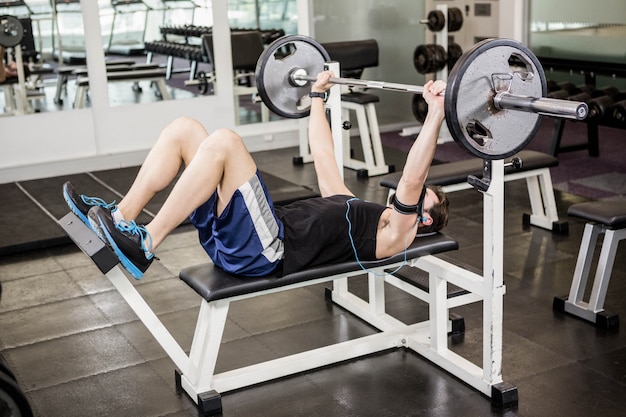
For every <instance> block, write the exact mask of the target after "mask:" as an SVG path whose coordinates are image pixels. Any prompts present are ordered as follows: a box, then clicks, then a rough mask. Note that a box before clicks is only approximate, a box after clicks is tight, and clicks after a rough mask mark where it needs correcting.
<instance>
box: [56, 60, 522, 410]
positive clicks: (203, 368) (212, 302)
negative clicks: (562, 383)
mask: <svg viewBox="0 0 626 417" xmlns="http://www.w3.org/2000/svg"><path fill="white" fill-rule="evenodd" d="M327 67H328V68H329V69H331V70H332V71H334V72H335V73H339V63H337V62H328V63H327ZM339 88H340V86H339V85H335V86H333V87H331V89H334V91H335V93H334V94H331V95H330V96H329V99H328V101H327V103H326V106H327V113H329V114H328V118H329V121H330V125H331V131H332V135H333V141H334V144H335V149H334V151H335V158H336V160H337V165H338V166H343V149H342V148H343V147H342V142H343V141H342V132H341V98H340V94H339V93H338V90H339ZM483 163H484V168H483V171H482V172H483V174H484V176H483V177H482V178H473V181H472V183H473V185H474V188H476V189H477V190H479V191H480V192H482V193H483V196H484V205H483V222H484V224H483V273H482V275H480V274H477V273H475V272H473V271H470V270H467V269H464V268H461V267H459V266H457V265H455V264H453V263H451V262H448V261H446V260H443V259H441V258H438V257H436V256H435V255H436V254H438V253H442V252H445V251H449V250H455V249H457V248H458V244H457V242H456V241H454V240H453V239H450V238H448V237H446V236H445V235H443V234H441V233H436V234H434V235H432V236H425V237H420V238H419V239H415V241H414V242H413V244H412V245H411V246H410V247H409V248H408V249H407V251H406V253H400V254H398V255H395V256H393V257H390V258H386V259H383V260H379V261H375V262H363V263H362V264H363V266H364V267H365V268H366V269H367V272H366V271H364V270H363V269H362V268H361V266H360V265H359V264H358V263H357V262H356V261H353V262H344V263H339V264H333V265H324V266H320V267H317V268H313V269H309V270H305V271H300V272H297V273H293V274H289V275H286V276H283V277H275V276H269V277H256V278H255V277H247V278H243V277H237V276H234V275H230V274H228V273H226V272H225V271H223V270H221V269H220V268H216V267H215V266H214V265H213V264H212V263H206V264H202V265H198V266H192V267H188V268H185V269H183V270H182V271H181V272H180V278H181V279H182V280H183V281H184V282H185V283H187V284H188V285H189V286H191V287H192V288H193V289H194V290H195V291H196V292H197V293H198V294H199V295H201V296H202V301H201V307H200V313H199V316H198V321H197V324H196V329H195V332H194V337H193V341H192V345H191V350H190V353H189V354H188V355H187V353H186V352H185V351H184V350H183V349H182V348H181V347H180V345H179V344H178V343H177V342H176V340H175V339H174V338H173V337H172V335H171V334H170V333H169V331H168V330H167V329H166V328H165V326H164V325H163V323H162V322H161V321H160V320H159V319H158V317H157V316H156V314H155V313H154V312H153V311H152V309H151V308H150V306H149V305H148V304H147V303H146V302H145V300H144V299H143V298H142V297H141V295H140V294H139V293H138V292H137V290H136V289H135V287H134V286H133V285H132V284H131V283H130V282H129V280H128V278H127V277H126V275H125V273H124V272H123V271H122V267H121V266H120V265H119V262H118V259H117V257H116V256H115V255H114V254H113V252H112V251H111V250H110V249H109V248H108V247H107V246H106V245H105V244H104V242H102V241H101V240H100V239H99V238H98V237H97V235H96V234H95V233H93V232H92V231H91V229H89V228H88V227H87V226H86V225H85V224H83V223H82V222H81V221H80V220H79V219H78V217H76V216H75V215H74V214H72V213H71V212H70V213H68V214H67V215H66V216H64V217H63V218H62V219H60V220H59V224H60V226H61V227H62V228H63V229H64V230H65V232H66V233H67V234H68V235H69V236H70V238H71V239H72V240H73V241H74V242H75V243H76V245H77V246H79V248H80V249H81V250H82V251H83V252H84V253H85V254H87V255H88V256H90V257H91V259H92V260H93V261H94V262H95V263H96V265H97V266H98V268H99V269H100V271H101V272H102V273H103V274H105V275H106V276H107V278H108V279H109V280H110V281H111V283H112V284H113V285H114V286H115V288H116V289H117V290H118V292H119V293H120V294H121V295H122V297H123V298H124V299H125V300H126V302H127V303H128V305H129V306H130V307H131V308H132V309H133V311H134V312H135V314H137V316H138V317H139V319H140V320H141V321H142V322H143V323H144V325H145V326H146V328H147V329H148V330H149V331H150V333H151V334H152V335H153V336H154V338H155V339H156V340H157V342H158V343H159V344H160V345H161V347H162V348H163V349H164V350H165V351H166V353H167V354H168V356H169V357H170V359H171V360H172V361H173V362H174V364H175V365H176V367H177V371H176V386H177V390H178V391H180V392H182V391H185V392H186V393H187V395H189V397H190V398H191V399H192V400H193V401H194V402H195V403H196V404H197V405H198V411H199V415H201V416H209V415H213V414H215V413H217V412H219V411H220V410H221V408H222V401H221V394H222V393H224V392H228V391H232V390H235V389H240V388H244V387H248V386H251V385H254V384H258V383H262V382H266V381H270V380H273V379H277V378H281V377H286V376H289V375H294V374H296V373H300V372H304V371H308V370H313V369H317V368H319V367H322V366H326V365H331V364H335V363H338V362H342V361H346V360H350V359H354V358H357V357H361V356H364V355H370V354H373V353H377V352H381V351H384V350H388V349H392V348H406V349H410V350H413V351H415V352H416V353H418V354H419V355H421V356H423V357H424V358H426V359H428V360H430V361H431V362H432V363H433V364H435V365H437V366H439V367H440V368H442V369H444V370H446V371H447V372H449V373H450V374H452V375H453V376H455V377H457V378H458V379H460V380H462V381H463V382H465V383H466V384H468V385H469V386H471V387H473V388H474V389H476V390H477V391H479V392H481V393H482V394H484V395H485V396H487V397H489V398H491V402H492V404H493V405H494V406H495V407H499V408H506V407H511V406H515V405H517V402H518V395H517V387H515V386H512V385H510V384H508V383H505V382H504V381H503V380H502V334H503V332H502V326H503V297H504V294H505V292H506V291H505V286H504V280H503V240H504V230H503V229H504V160H502V159H500V160H485V161H483ZM403 265H404V267H406V266H407V265H408V266H409V267H414V268H417V269H419V270H421V271H423V272H425V273H426V274H427V275H428V289H426V290H425V289H420V288H419V285H417V284H416V283H415V282H412V281H411V280H410V279H407V278H404V277H402V276H401V274H398V276H394V275H392V274H390V273H388V271H394V270H395V269H396V268H398V267H400V266H403ZM365 273H367V276H368V291H369V297H368V300H369V301H368V302H366V301H364V300H362V299H361V298H359V297H357V296H356V295H354V294H353V293H351V292H350V291H349V289H348V278H349V277H353V276H360V275H363V274H365ZM324 282H332V285H333V287H332V290H330V289H329V290H328V294H329V297H330V298H331V299H332V301H333V302H335V303H336V304H338V305H339V306H341V307H343V308H344V309H346V310H348V311H349V312H351V313H353V314H354V315H355V316H357V317H359V318H360V319H362V320H364V321H366V322H368V323H369V324H370V325H372V326H373V327H375V328H377V329H378V330H380V332H379V333H374V334H371V335H369V336H363V337H360V338H357V339H352V340H348V341H344V342H338V343H336V344H333V345H328V346H325V347H321V348H318V349H313V350H309V351H306V352H301V353H297V354H293V355H290V356H286V357H282V358H278V359H274V360H270V361H267V362H261V363H257V364H254V365H250V366H246V367H243V368H239V369H234V370H230V371H226V372H222V373H220V374H215V365H216V362H217V356H218V352H219V348H220V345H221V339H222V334H223V330H224V326H225V323H226V318H227V314H228V309H229V305H230V302H231V301H236V300H243V299H247V298H252V297H256V296H261V295H267V294H271V293H275V292H278V291H286V290H290V289H295V288H300V287H304V286H308V285H316V284H319V283H324ZM385 284H388V285H393V286H395V287H397V288H398V289H400V290H402V291H404V292H406V293H407V294H410V295H412V296H414V297H416V298H417V299H420V300H421V301H424V302H426V303H428V305H429V320H426V321H423V322H419V323H411V324H405V323H403V322H401V321H399V320H398V319H396V318H395V317H393V316H391V315H390V314H388V313H387V312H386V311H385ZM448 284H453V286H456V287H459V288H462V289H463V290H466V291H467V292H465V293H464V294H460V295H457V296H454V297H449V295H448ZM475 302H482V311H483V337H482V338H483V361H482V367H481V366H478V365H476V364H474V363H473V362H471V361H470V360H468V359H466V358H464V357H462V356H460V355H459V354H457V353H455V352H453V351H452V350H450V349H449V347H448V343H449V340H448V332H449V331H451V330H452V328H453V323H452V321H451V320H450V311H449V310H450V309H451V308H455V307H459V306H462V305H467V304H470V303H475Z"/></svg>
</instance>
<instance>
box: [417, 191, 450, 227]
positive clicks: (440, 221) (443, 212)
mask: <svg viewBox="0 0 626 417" xmlns="http://www.w3.org/2000/svg"><path fill="white" fill-rule="evenodd" d="M427 188H430V189H431V190H432V191H433V192H434V193H435V195H436V196H437V199H439V203H437V204H435V205H433V206H432V207H431V208H430V209H429V210H426V212H427V213H428V214H430V217H432V219H433V222H432V223H431V224H429V225H420V227H419V228H418V229H417V234H418V235H420V234H424V233H433V232H438V231H439V230H441V229H443V228H444V227H445V226H446V225H447V224H448V212H449V206H450V201H449V200H448V197H447V196H446V193H444V192H443V190H442V189H441V187H439V186H434V185H428V186H427Z"/></svg>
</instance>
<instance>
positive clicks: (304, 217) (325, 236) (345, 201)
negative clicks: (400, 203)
mask: <svg viewBox="0 0 626 417" xmlns="http://www.w3.org/2000/svg"><path fill="white" fill-rule="evenodd" d="M385 209H386V207H385V206H383V205H380V204H376V203H370V202H367V201H362V200H358V199H355V198H353V197H351V196H347V195H334V196H331V197H324V198H322V197H318V198H309V199H306V200H301V201H297V202H295V203H292V204H288V205H286V206H282V207H276V208H275V210H276V215H277V216H278V218H279V219H280V220H281V221H282V222H283V225H284V228H285V229H284V230H285V236H284V243H285V257H284V260H283V271H282V273H283V274H284V275H286V274H290V273H292V272H296V271H299V270H302V269H305V268H310V267H313V266H316V265H323V264H330V263H337V262H343V261H347V260H354V259H355V258H354V248H356V251H357V254H358V257H359V260H362V261H368V260H374V259H376V231H377V229H378V220H379V219H380V215H381V214H382V213H383V211H384V210H385ZM348 219H349V222H348ZM349 230H350V236H352V241H353V242H354V248H353V246H352V243H351V241H350V236H349V235H348V231H349Z"/></svg>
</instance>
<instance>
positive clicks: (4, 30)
mask: <svg viewBox="0 0 626 417" xmlns="http://www.w3.org/2000/svg"><path fill="white" fill-rule="evenodd" d="M23 37H24V27H23V26H22V23H21V22H20V21H19V20H18V19H17V18H15V17H13V16H0V45H2V46H4V47H5V48H12V47H14V46H16V45H18V44H19V43H20V42H22V38H23Z"/></svg>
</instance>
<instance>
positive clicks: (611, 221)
mask: <svg viewBox="0 0 626 417" xmlns="http://www.w3.org/2000/svg"><path fill="white" fill-rule="evenodd" d="M567 214H568V215H569V216H572V217H580V218H582V219H585V220H590V221H594V222H596V223H600V224H604V225H606V226H608V227H610V228H613V229H622V228H624V227H626V200H618V201H590V202H587V203H579V204H574V205H572V206H570V208H569V209H568V210H567Z"/></svg>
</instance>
